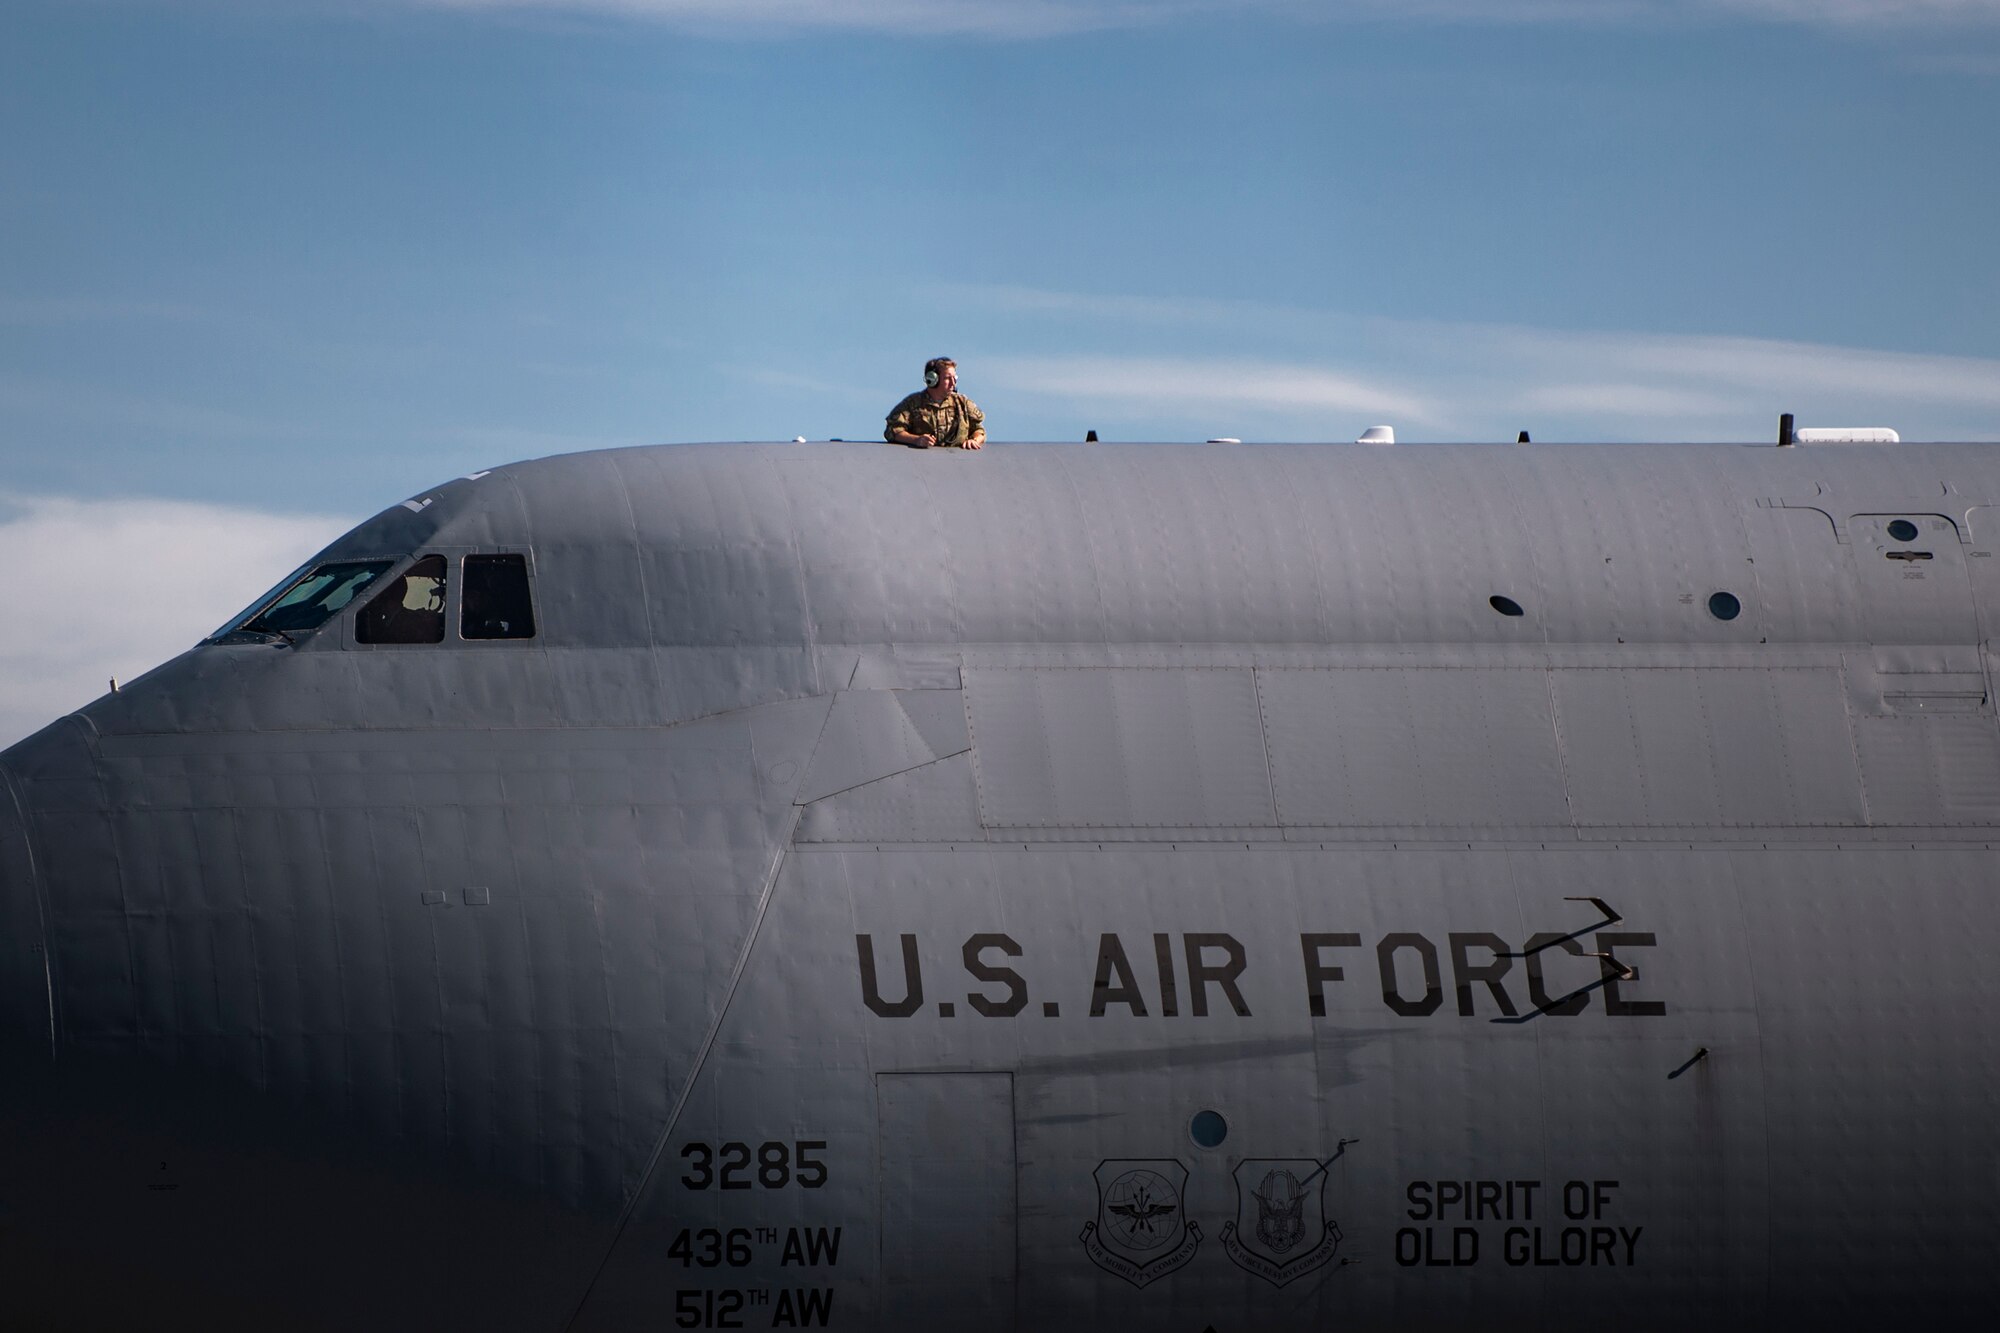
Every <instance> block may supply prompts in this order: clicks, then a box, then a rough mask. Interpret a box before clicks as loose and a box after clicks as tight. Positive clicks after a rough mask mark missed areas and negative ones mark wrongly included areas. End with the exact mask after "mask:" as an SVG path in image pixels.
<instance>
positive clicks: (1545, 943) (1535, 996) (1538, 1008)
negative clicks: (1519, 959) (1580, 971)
mask: <svg viewBox="0 0 2000 1333" xmlns="http://www.w3.org/2000/svg"><path fill="white" fill-rule="evenodd" d="M1551 948H1554V949H1561V950H1562V951H1563V952H1565V953H1569V954H1573V955H1575V956H1576V957H1578V958H1581V957H1582V956H1583V945H1582V944H1581V943H1579V942H1578V941H1577V940H1575V939H1573V938H1571V937H1570V936H1567V935H1558V934H1556V933H1555V932H1554V931H1552V930H1545V931H1543V932H1542V933H1541V934H1539V935H1533V936H1530V937H1529V939H1528V947H1527V949H1526V950H1525V952H1526V953H1527V955H1528V1003H1529V1004H1532V1005H1533V1006H1535V1012H1536V1013H1539V1014H1559V1015H1561V1016H1562V1017H1564V1018H1571V1017H1574V1016H1575V1015H1577V1014H1580V1013H1582V1012H1583V1011H1584V1010H1585V1009H1587V1008H1589V1007H1590V994H1589V992H1588V991H1584V992H1582V993H1579V994H1575V995H1569V996H1566V997H1565V998H1563V999H1562V1000H1560V1001H1558V1000H1557V999H1556V998H1555V997H1554V996H1553V995H1550V994H1549V988H1548V982H1547V980H1546V979H1545V978H1544V977H1543V976H1542V952H1543V951H1544V950H1546V949H1551Z"/></svg>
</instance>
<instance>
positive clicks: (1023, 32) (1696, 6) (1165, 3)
mask: <svg viewBox="0 0 2000 1333" xmlns="http://www.w3.org/2000/svg"><path fill="white" fill-rule="evenodd" d="M381 2H382V3H397V4H406V5H421V6H424V7H427V8H432V9H448V10H460V11H464V12H468V13H495V14H498V13H517V14H518V13H541V14H570V15H592V16H600V17H611V18H622V19H633V20H642V21H648V22H657V23H666V24H673V25H678V26H683V27H700V28H718V29H735V30H779V31H784V30H822V31H823V30H829V29H832V30H841V29H846V30H865V31H871V32H891V33H910V34H932V35H938V36H962V35H980V36H988V37H1002V38H1007V37H1042V36H1057V35H1062V34H1065V33H1076V32H1086V31H1091V30H1099V29H1107V28H1135V27H1142V26H1157V25H1160V24H1163V23H1168V22H1172V21H1174V20H1176V19H1180V18H1186V17H1198V16H1204V15H1208V16H1213V15H1221V14H1228V15H1238V16H1240V15H1243V14H1244V13H1245V12H1246V11H1256V12H1262V13H1267V14H1279V15H1290V16H1294V17H1297V18H1300V19H1303V20H1307V21H1316V22H1326V21H1339V20H1342V19H1350V20H1351V19H1363V20H1379V21H1394V20H1418V21H1422V20H1435V19H1441V18H1444V19H1454V20H1459V21H1464V22H1473V23H1490V24H1530V23H1535V24H1546V23H1563V24H1587V25H1592V26H1605V25H1610V24H1619V23H1630V22H1634V21H1639V22H1651V23H1677V22H1680V23H1684V22H1691V21H1692V22H1701V21H1713V20H1717V19H1723V20H1729V19H1735V20H1744V19H1748V20H1756V21H1763V22H1776V23H1789V24H1806V25H1813V26H1819V27H1834V28H1857V27H1872V28H1882V27H1911V26H1930V27H1936V26H1950V25H1957V26H1964V25H1985V24H1994V23H2000V0H1319V2H1318V3H1311V2H1309V0H1143V2H1142V0H1004V2H1003V0H381Z"/></svg>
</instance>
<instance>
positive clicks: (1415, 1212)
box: [1403, 1180, 1431, 1222]
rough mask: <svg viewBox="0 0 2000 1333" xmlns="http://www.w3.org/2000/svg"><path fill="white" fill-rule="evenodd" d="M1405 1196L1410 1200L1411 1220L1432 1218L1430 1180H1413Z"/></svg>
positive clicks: (1418, 1220) (1422, 1220) (1428, 1219)
mask: <svg viewBox="0 0 2000 1333" xmlns="http://www.w3.org/2000/svg"><path fill="white" fill-rule="evenodd" d="M1403 1197H1404V1198H1406V1199H1408V1200H1409V1201H1410V1208H1409V1213H1410V1220H1411V1221H1412V1222H1428V1221H1430V1220H1431V1183H1430V1181H1428V1180H1413V1181H1411V1182H1410V1186H1409V1188H1408V1189H1406V1190H1404V1191H1403Z"/></svg>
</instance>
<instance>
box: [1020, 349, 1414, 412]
mask: <svg viewBox="0 0 2000 1333" xmlns="http://www.w3.org/2000/svg"><path fill="white" fill-rule="evenodd" d="M981 369H982V375H983V377H984V378H986V379H988V380H990V381H991V382H992V383H993V384H994V385H996V386H998V387H1001V388H1006V389H1011V390H1014V391H1017V392H1026V393H1035V394H1044V395H1048V396H1050V397H1056V398H1070V399H1076V400H1087V401H1089V402H1090V403H1091V404H1092V405H1093V406H1096V407H1099V408H1100V409H1109V410H1112V411H1120V410H1122V411H1125V412H1128V413H1135V414H1138V415H1146V416H1152V415H1158V411H1157V408H1159V407H1165V408H1167V409H1168V410H1169V412H1170V414H1173V415H1181V414H1184V413H1187V412H1190V411H1193V412H1206V413H1209V414H1211V415H1212V416H1216V417H1219V418H1225V419H1226V420H1225V421H1224V424H1229V425H1233V424H1235V423H1236V422H1239V421H1241V420H1243V419H1245V417H1246V414H1248V418H1249V419H1251V420H1259V421H1261V420H1264V419H1266V418H1268V417H1270V416H1272V415H1274V414H1276V415H1282V416H1291V415H1296V414H1297V413H1300V412H1311V413H1315V414H1320V415H1324V414H1326V413H1332V412H1347V413H1357V414H1359V415H1362V416H1370V417H1377V416H1379V417H1399V418H1401V419H1402V420H1404V421H1409V422H1417V423H1429V422H1430V421H1431V420H1432V419H1433V413H1432V410H1431V409H1430V407H1428V406H1427V405H1426V404H1425V403H1424V402H1423V401H1422V400H1421V399H1419V398H1417V397H1415V396H1412V395H1410V394H1408V393H1405V392H1404V391H1402V390H1400V389H1396V388H1393V387H1390V386H1388V385H1385V384H1379V383H1369V382H1367V381H1365V380H1362V379H1360V378H1357V377H1355V376H1352V375H1349V374H1345V373H1342V372H1341V371H1339V370H1337V369H1333V368H1328V367H1321V366H1310V365H1295V364H1286V363H1282V362H1271V361H1257V360H1248V359H1237V360H1212V359H1200V358H1188V357H1114V356H1084V357H989V358H987V359H986V360H985V361H983V362H982V363H981Z"/></svg>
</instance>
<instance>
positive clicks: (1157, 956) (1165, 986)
mask: <svg viewBox="0 0 2000 1333" xmlns="http://www.w3.org/2000/svg"><path fill="white" fill-rule="evenodd" d="M1153 967H1154V969H1155V970H1156V971H1157V972H1158V973H1159V975H1160V1017H1161V1018H1173V1017H1174V1016H1176V1015H1177V1014H1179V1013H1180V997H1179V996H1178V995H1176V994H1175V992H1174V937H1173V936H1171V935H1155V936H1153Z"/></svg>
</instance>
